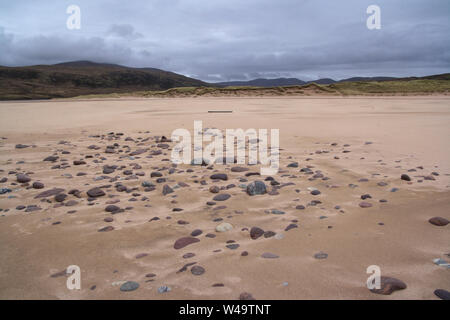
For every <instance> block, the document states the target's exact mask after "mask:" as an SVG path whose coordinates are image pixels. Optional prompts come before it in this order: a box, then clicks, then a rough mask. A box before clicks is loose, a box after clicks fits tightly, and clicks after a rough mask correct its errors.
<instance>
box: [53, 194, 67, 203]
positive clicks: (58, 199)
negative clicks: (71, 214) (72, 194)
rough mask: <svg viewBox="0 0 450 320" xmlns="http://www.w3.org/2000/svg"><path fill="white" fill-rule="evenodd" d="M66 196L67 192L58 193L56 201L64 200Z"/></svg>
mask: <svg viewBox="0 0 450 320" xmlns="http://www.w3.org/2000/svg"><path fill="white" fill-rule="evenodd" d="M66 198H67V194H65V193H58V194H57V195H56V196H55V201H56V202H63V201H64V200H66Z"/></svg>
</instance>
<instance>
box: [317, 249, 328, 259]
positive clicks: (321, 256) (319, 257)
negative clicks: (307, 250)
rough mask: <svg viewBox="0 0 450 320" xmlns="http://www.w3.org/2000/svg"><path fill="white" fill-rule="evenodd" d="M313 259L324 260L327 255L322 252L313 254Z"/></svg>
mask: <svg viewBox="0 0 450 320" xmlns="http://www.w3.org/2000/svg"><path fill="white" fill-rule="evenodd" d="M314 258H315V259H318V260H322V259H326V258H328V253H325V252H322V251H321V252H318V253H316V254H314Z"/></svg>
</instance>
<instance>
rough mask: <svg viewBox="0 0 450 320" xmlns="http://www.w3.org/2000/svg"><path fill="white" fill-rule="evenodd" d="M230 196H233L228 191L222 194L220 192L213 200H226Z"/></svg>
mask: <svg viewBox="0 0 450 320" xmlns="http://www.w3.org/2000/svg"><path fill="white" fill-rule="evenodd" d="M230 197H231V195H229V194H228V193H221V194H218V195H217V196H215V197H214V198H213V200H214V201H225V200H228V199H230Z"/></svg>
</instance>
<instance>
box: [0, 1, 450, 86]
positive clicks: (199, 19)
mask: <svg viewBox="0 0 450 320" xmlns="http://www.w3.org/2000/svg"><path fill="white" fill-rule="evenodd" d="M70 5H77V6H78V7H79V8H80V13H81V15H80V29H68V28H67V24H66V22H67V19H68V18H69V16H70V14H68V13H67V12H66V11H67V8H68V7H69V6H70ZM370 5H378V6H379V8H380V13H381V14H380V17H381V28H380V29H374V30H370V29H368V27H367V24H366V21H367V19H368V18H369V16H370V14H367V12H366V11H367V8H368V7H369V6H370ZM449 31H450V1H449V0H133V1H123V0H122V1H117V0H113V1H111V0H109V1H104V0H70V1H66V0H58V1H47V0H39V1H35V0H14V1H10V0H0V65H4V66H24V65H35V64H54V63H60V62H67V61H74V60H90V61H94V62H103V63H114V64H120V65H125V66H129V67H153V68H159V69H163V70H167V71H173V72H177V73H181V74H184V75H187V76H190V77H194V78H197V79H201V80H204V81H208V82H218V81H231V80H249V79H255V78H278V77H296V78H299V79H302V80H314V79H318V78H333V79H336V80H338V79H343V78H348V77H353V76H397V77H403V76H424V75H431V74H439V73H447V72H450V41H449V40H450V37H449Z"/></svg>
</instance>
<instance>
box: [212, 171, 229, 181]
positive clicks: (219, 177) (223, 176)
mask: <svg viewBox="0 0 450 320" xmlns="http://www.w3.org/2000/svg"><path fill="white" fill-rule="evenodd" d="M210 178H211V179H212V180H224V181H226V180H228V176H227V175H226V174H225V173H216V174H213V175H211V177H210Z"/></svg>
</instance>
